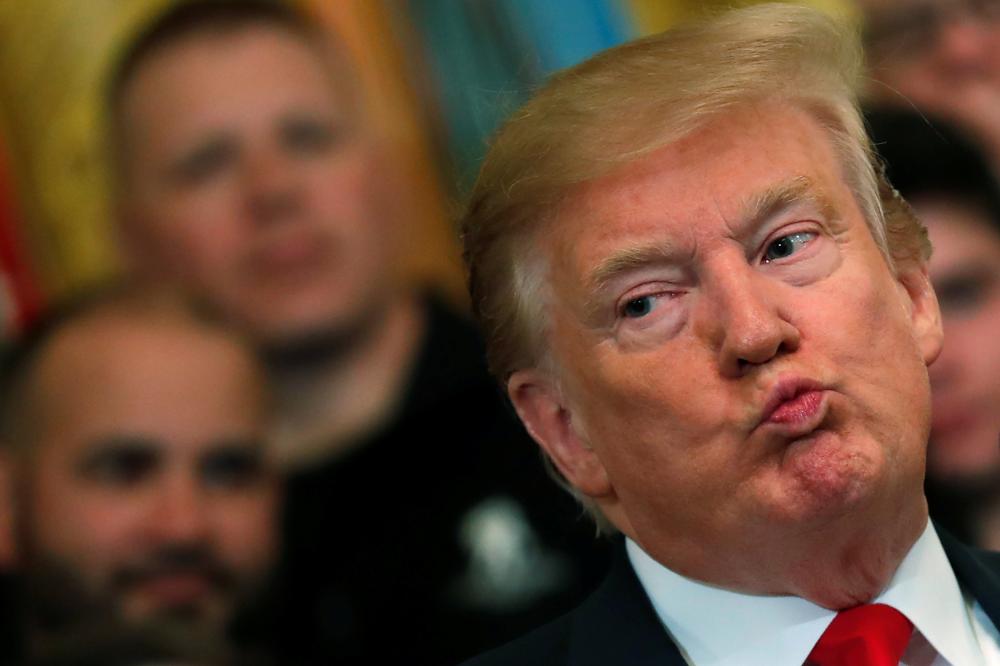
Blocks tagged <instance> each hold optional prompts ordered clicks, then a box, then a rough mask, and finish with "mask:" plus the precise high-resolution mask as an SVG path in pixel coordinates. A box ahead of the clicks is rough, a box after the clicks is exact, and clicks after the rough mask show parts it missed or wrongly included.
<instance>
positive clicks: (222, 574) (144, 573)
mask: <svg viewBox="0 0 1000 666" xmlns="http://www.w3.org/2000/svg"><path fill="white" fill-rule="evenodd" d="M174 575H194V576H199V577H201V578H204V579H205V580H207V581H208V582H209V584H210V585H211V586H212V587H214V588H216V589H219V590H223V591H228V590H232V589H234V588H235V587H236V586H237V580H236V577H235V576H234V575H233V574H232V573H231V572H230V571H229V570H228V569H227V568H226V567H225V566H224V565H223V564H222V563H221V562H219V560H218V559H217V558H216V557H214V556H213V555H212V553H211V551H209V550H208V549H206V548H202V547H198V546H171V547H166V548H161V549H159V550H156V551H153V552H152V553H149V554H148V555H146V556H144V557H142V558H141V559H138V560H136V561H134V562H129V563H127V564H125V565H123V566H121V567H119V568H118V570H117V571H115V573H114V575H113V576H112V580H111V585H112V587H114V588H115V589H123V588H129V587H132V586H134V585H139V584H142V583H145V582H147V581H150V580H155V579H157V578H161V577H164V576H174Z"/></svg>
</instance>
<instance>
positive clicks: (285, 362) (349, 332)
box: [260, 307, 388, 375]
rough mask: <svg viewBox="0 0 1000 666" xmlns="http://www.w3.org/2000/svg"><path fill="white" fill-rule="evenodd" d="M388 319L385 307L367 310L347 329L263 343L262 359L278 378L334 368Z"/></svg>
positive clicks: (329, 328) (317, 330)
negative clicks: (317, 369) (305, 371)
mask: <svg viewBox="0 0 1000 666" xmlns="http://www.w3.org/2000/svg"><path fill="white" fill-rule="evenodd" d="M387 315H388V312H387V308H385V307H369V308H366V309H365V310H364V312H363V313H362V314H361V316H359V317H357V318H356V319H355V320H354V321H352V322H351V323H350V324H349V325H341V326H336V327H328V328H321V329H316V330H312V331H306V332H303V333H301V334H299V335H297V336H294V337H289V338H287V339H285V340H281V341H271V342H265V343H263V344H262V345H261V347H260V354H261V358H262V359H263V361H264V364H265V365H266V366H267V367H268V368H269V369H270V370H271V372H273V373H275V374H278V375H281V374H287V373H292V374H294V373H297V372H300V371H303V370H311V369H314V368H316V367H320V366H326V365H330V364H336V363H338V362H339V361H340V359H343V358H346V357H349V356H350V355H351V353H352V352H353V351H354V350H355V349H356V348H357V347H358V346H359V345H361V344H363V343H364V342H365V341H367V340H368V339H369V338H370V336H371V333H372V331H374V330H376V329H377V327H378V326H379V324H380V323H381V322H382V321H383V320H384V319H385V317H386V316H387Z"/></svg>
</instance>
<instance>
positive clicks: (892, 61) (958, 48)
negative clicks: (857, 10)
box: [859, 0, 1000, 145]
mask: <svg viewBox="0 0 1000 666" xmlns="http://www.w3.org/2000/svg"><path fill="white" fill-rule="evenodd" d="M859 5H860V6H861V9H862V10H863V11H864V13H865V15H866V36H867V38H866V48H867V50H868V57H869V60H870V62H871V65H872V69H873V73H874V75H875V78H876V79H877V80H878V81H879V82H880V83H879V84H877V85H876V86H875V87H874V89H873V93H875V94H876V95H877V96H879V97H888V98H889V99H898V97H899V95H902V96H903V97H904V98H906V99H907V100H909V101H910V102H912V103H914V104H916V105H917V106H918V107H920V108H921V109H923V110H925V111H928V112H933V113H935V114H936V115H939V116H941V117H946V118H949V119H951V120H953V121H955V122H957V123H959V124H961V125H964V126H965V127H967V128H969V129H971V130H973V131H975V132H977V133H978V134H979V135H980V136H982V137H984V138H987V139H989V141H990V143H991V144H993V145H998V144H1000V111H998V106H1000V1H998V0H859Z"/></svg>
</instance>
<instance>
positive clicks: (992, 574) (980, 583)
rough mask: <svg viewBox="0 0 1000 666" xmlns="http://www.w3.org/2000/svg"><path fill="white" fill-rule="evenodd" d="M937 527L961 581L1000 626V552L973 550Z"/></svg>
mask: <svg viewBox="0 0 1000 666" xmlns="http://www.w3.org/2000/svg"><path fill="white" fill-rule="evenodd" d="M935 528H936V529H937V533H938V536H939V537H940V538H941V545H942V546H943V547H944V552H945V555H947V556H948V561H949V562H950V563H951V568H952V569H953V570H954V572H955V577H956V578H958V582H959V583H960V584H961V586H962V587H963V588H964V589H966V590H968V591H969V592H971V593H972V596H973V597H975V599H976V601H978V602H979V605H980V606H982V608H983V610H984V611H985V612H986V615H987V616H988V617H989V618H990V621H991V622H993V624H994V625H995V626H997V627H1000V553H991V552H988V551H985V550H979V549H978V548H970V547H969V546H966V545H965V544H964V543H962V542H960V541H959V540H958V539H956V538H955V537H953V536H952V535H951V534H949V533H948V532H946V531H945V530H943V529H941V528H940V527H938V526H936V525H935Z"/></svg>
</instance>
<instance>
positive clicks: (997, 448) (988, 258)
mask: <svg viewBox="0 0 1000 666" xmlns="http://www.w3.org/2000/svg"><path fill="white" fill-rule="evenodd" d="M914 209H915V210H916V212H917V214H918V215H919V216H920V218H921V219H922V220H923V221H924V222H925V223H926V224H927V228H928V231H929V232H930V237H931V242H932V243H933V244H934V254H933V256H932V257H931V261H930V276H931V281H932V282H933V283H934V289H935V291H936V292H937V294H938V299H939V300H940V302H941V316H942V318H943V320H944V328H945V334H946V336H947V337H946V342H945V345H944V349H943V351H942V352H941V357H940V358H939V359H938V361H937V362H936V363H935V364H934V366H932V368H931V387H932V395H933V419H932V422H931V423H932V429H931V446H930V449H929V451H928V460H927V473H928V475H929V476H931V477H933V478H934V479H935V480H937V481H941V482H949V481H950V482H957V483H964V484H970V483H971V484H973V485H976V486H979V485H982V484H984V483H995V482H996V479H997V478H998V476H1000V409H998V405H1000V342H998V341H997V331H1000V234H998V233H997V232H996V231H995V229H994V227H992V225H991V224H990V221H989V219H988V218H987V217H986V216H985V212H983V211H982V210H980V209H979V208H978V207H975V206H971V205H962V204H961V203H959V202H956V201H948V200H944V199H942V198H932V199H917V200H916V201H915V202H914Z"/></svg>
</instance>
